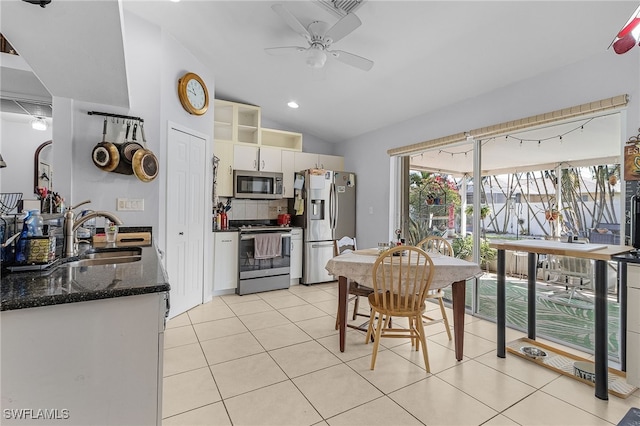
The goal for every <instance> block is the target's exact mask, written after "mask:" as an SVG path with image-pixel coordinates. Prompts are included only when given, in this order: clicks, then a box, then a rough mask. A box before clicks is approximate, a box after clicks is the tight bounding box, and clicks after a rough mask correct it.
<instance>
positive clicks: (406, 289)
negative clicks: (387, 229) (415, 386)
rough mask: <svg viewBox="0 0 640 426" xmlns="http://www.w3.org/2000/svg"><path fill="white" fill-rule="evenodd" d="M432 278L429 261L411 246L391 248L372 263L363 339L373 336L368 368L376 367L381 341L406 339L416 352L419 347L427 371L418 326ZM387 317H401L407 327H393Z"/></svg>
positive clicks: (423, 338) (424, 342)
mask: <svg viewBox="0 0 640 426" xmlns="http://www.w3.org/2000/svg"><path fill="white" fill-rule="evenodd" d="M432 278H433V261H432V260H431V258H430V257H429V255H428V254H427V253H426V252H425V251H424V250H422V249H420V248H418V247H414V246H396V247H393V248H391V249H389V250H387V251H386V252H384V253H383V254H381V255H380V256H379V257H378V259H376V261H375V263H374V264H373V293H371V294H370V295H369V296H368V298H369V305H370V306H371V316H370V318H369V327H368V329H367V340H366V343H369V340H370V339H371V337H372V336H373V335H374V334H375V338H374V342H373V353H372V355H371V369H372V370H373V369H374V368H375V365H376V357H377V354H378V348H379V345H380V339H381V338H387V337H389V338H409V339H411V342H412V344H415V348H416V351H418V350H420V347H422V357H423V359H424V366H425V368H426V370H427V372H428V373H429V372H431V370H430V368H429V354H428V353H427V340H426V336H425V333H424V325H423V323H422V311H423V309H424V300H425V297H426V296H427V291H428V290H429V286H430V285H431V279H432ZM391 317H405V318H407V319H408V321H409V327H408V328H393V327H392V326H390V324H389V320H390V319H391Z"/></svg>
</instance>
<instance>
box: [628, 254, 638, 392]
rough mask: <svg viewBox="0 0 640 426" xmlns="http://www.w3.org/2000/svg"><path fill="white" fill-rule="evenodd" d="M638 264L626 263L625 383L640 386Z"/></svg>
mask: <svg viewBox="0 0 640 426" xmlns="http://www.w3.org/2000/svg"><path fill="white" fill-rule="evenodd" d="M639 359H640V265H637V264H633V263H627V383H629V384H631V385H634V386H640V362H638V360H639Z"/></svg>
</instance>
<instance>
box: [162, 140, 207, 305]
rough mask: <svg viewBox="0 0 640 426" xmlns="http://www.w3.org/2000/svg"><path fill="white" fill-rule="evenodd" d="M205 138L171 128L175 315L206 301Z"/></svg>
mask: <svg viewBox="0 0 640 426" xmlns="http://www.w3.org/2000/svg"><path fill="white" fill-rule="evenodd" d="M205 150H206V141H205V140H204V139H202V138H200V137H197V136H193V135H190V134H188V133H185V132H183V131H180V130H176V129H173V128H172V129H170V131H169V137H168V149H167V155H168V161H167V262H166V265H167V275H168V276H169V284H170V285H171V311H170V312H169V317H174V316H176V315H179V314H181V313H182V312H185V311H187V310H188V309H190V308H192V307H194V306H196V305H199V304H201V303H202V302H203V289H204V236H205V233H206V231H207V230H206V222H205V216H206V215H205V213H206V212H205V206H204V203H205V200H207V194H206V184H205V182H206V171H207V168H206V151H205Z"/></svg>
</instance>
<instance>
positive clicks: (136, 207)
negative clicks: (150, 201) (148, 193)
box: [116, 198, 144, 212]
mask: <svg viewBox="0 0 640 426" xmlns="http://www.w3.org/2000/svg"><path fill="white" fill-rule="evenodd" d="M116 210H118V211H125V212H127V211H128V212H136V211H138V212H141V211H144V198H118V199H117V203H116Z"/></svg>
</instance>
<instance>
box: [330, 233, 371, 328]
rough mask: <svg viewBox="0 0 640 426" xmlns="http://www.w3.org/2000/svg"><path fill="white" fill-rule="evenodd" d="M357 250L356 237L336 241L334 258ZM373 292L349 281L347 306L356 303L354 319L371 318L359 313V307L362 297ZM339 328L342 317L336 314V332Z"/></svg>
mask: <svg viewBox="0 0 640 426" xmlns="http://www.w3.org/2000/svg"><path fill="white" fill-rule="evenodd" d="M357 249H358V248H357V246H356V239H355V237H353V238H351V237H342V238H340V239H339V240H334V241H333V255H334V256H339V255H341V254H342V253H348V252H350V251H355V250H357ZM371 292H373V289H372V288H371V287H367V286H364V285H361V284H358V283H357V282H355V281H353V280H349V283H348V287H347V293H348V294H349V300H348V301H347V304H348V303H349V302H351V301H355V304H354V307H353V319H354V320H355V319H356V318H357V317H358V315H359V316H362V317H369V315H366V314H361V313H359V312H358V308H359V305H360V297H367V296H369V294H371ZM347 310H348V309H347ZM339 326H340V315H338V314H336V330H337V329H338V327H339ZM347 326H349V327H352V328H357V329H358V330H364V329H361V328H360V327H356V326H352V325H350V324H347Z"/></svg>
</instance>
